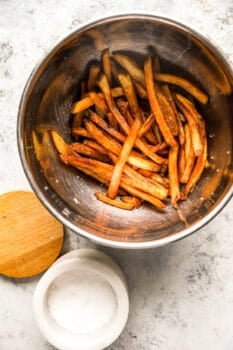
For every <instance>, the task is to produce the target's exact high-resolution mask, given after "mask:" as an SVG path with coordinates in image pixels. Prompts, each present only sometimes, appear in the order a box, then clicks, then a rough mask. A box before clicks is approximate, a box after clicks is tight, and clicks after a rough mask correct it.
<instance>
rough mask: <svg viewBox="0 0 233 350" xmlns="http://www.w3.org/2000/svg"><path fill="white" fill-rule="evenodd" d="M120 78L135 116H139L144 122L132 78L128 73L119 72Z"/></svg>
mask: <svg viewBox="0 0 233 350" xmlns="http://www.w3.org/2000/svg"><path fill="white" fill-rule="evenodd" d="M118 80H119V82H120V84H121V86H122V89H123V91H124V94H125V96H126V98H127V100H128V102H129V108H130V110H131V113H132V115H133V116H134V118H138V119H139V120H140V121H141V122H142V116H141V111H140V108H139V106H138V101H137V97H136V94H135V91H134V85H133V82H132V79H131V78H130V76H129V75H128V74H122V73H120V74H118Z"/></svg>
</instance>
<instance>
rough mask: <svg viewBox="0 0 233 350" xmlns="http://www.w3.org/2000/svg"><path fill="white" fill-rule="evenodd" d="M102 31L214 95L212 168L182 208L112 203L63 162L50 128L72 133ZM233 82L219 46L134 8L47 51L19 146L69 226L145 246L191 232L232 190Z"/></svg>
mask: <svg viewBox="0 0 233 350" xmlns="http://www.w3.org/2000/svg"><path fill="white" fill-rule="evenodd" d="M96 30H97V31H100V32H101V33H102V34H103V35H104V38H105V41H106V45H107V46H108V47H109V49H110V51H111V52H113V51H118V50H119V51H126V52H133V53H134V54H135V53H136V54H137V59H138V60H139V61H140V60H143V58H144V57H145V55H147V54H148V52H151V51H154V52H157V53H158V55H159V57H160V58H161V61H162V69H163V71H166V72H171V73H175V74H178V75H182V76H184V77H188V78H189V79H190V80H191V81H193V82H194V83H196V84H197V85H198V86H200V87H201V88H202V89H203V90H204V91H206V93H207V94H208V95H209V103H208V105H207V106H206V107H204V108H203V107H202V106H199V108H200V110H201V113H202V114H203V116H204V118H205V120H206V123H207V132H208V149H209V163H210V167H209V168H208V169H206V170H205V172H204V174H203V176H202V178H201V180H200V181H199V183H198V185H197V187H196V189H195V191H193V193H191V194H190V196H189V197H188V200H187V201H185V202H182V203H181V204H180V211H177V210H174V209H173V208H172V207H168V209H167V210H166V212H165V213H163V214H161V213H159V212H157V211H156V210H155V209H154V208H152V207H151V206H149V205H147V204H144V205H143V206H142V207H141V208H140V209H138V210H134V211H132V212H128V211H123V210H120V209H116V208H113V207H109V206H107V205H105V204H103V203H101V202H99V201H97V200H96V198H95V196H94V191H95V190H96V189H99V188H100V185H99V184H97V183H96V182H95V181H93V180H92V179H89V178H87V177H85V176H84V175H83V174H81V173H79V172H78V171H75V170H73V169H71V168H68V167H66V166H64V165H63V164H61V163H60V161H59V159H58V157H57V155H56V152H55V150H54V147H53V144H52V142H51V139H50V136H49V133H48V130H50V129H51V128H52V129H54V128H55V129H56V130H58V131H59V132H60V133H62V135H63V136H64V138H65V139H66V140H69V139H70V135H69V133H68V125H69V111H70V107H71V104H72V102H73V101H74V100H75V97H76V95H77V92H78V89H79V85H80V80H81V78H83V77H84V74H85V71H86V68H87V66H88V65H89V64H90V62H91V61H93V60H96V59H97V60H99V59H100V57H101V50H102V49H103V45H102V43H101V41H99V40H98V39H96V35H95V33H96ZM232 82H233V74H232V71H231V69H230V67H229V65H228V64H227V62H226V60H225V59H224V57H223V55H222V54H221V53H220V52H219V51H218V49H216V48H215V47H214V46H213V45H212V44H210V42H209V41H208V40H206V39H205V38H203V37H202V36H201V35H200V34H198V33H197V32H195V31H193V30H192V29H190V28H187V27H186V26H183V25H181V24H179V23H177V22H174V21H172V20H169V19H166V18H161V17H156V16H151V15H142V14H141V15H139V14H129V15H119V16H113V17H108V18H104V19H101V20H98V21H96V22H93V23H91V24H87V25H85V26H82V27H81V28H79V29H78V30H76V31H75V32H74V33H72V34H71V35H69V36H67V37H66V38H65V39H63V40H62V41H61V42H60V43H59V44H58V45H57V46H56V47H55V48H54V49H53V50H52V51H51V52H50V53H49V54H48V55H47V56H46V57H45V58H44V60H43V61H42V62H41V63H40V65H39V66H38V67H36V69H35V70H34V71H33V73H32V75H31V76H30V78H29V80H28V83H27V85H26V87H25V90H24V92H23V96H22V100H21V105H20V109H19V116H18V146H19V151H20V156H21V160H22V164H23V167H24V169H25V172H26V175H27V177H28V179H29V181H30V183H31V186H32V188H33V189H34V191H35V193H36V194H37V196H38V197H39V199H40V200H41V202H42V203H43V204H44V205H45V207H47V209H48V210H49V211H50V212H51V213H52V214H53V215H54V216H55V217H56V218H57V219H58V220H60V221H61V222H62V223H63V224H64V225H65V226H67V227H69V228H70V229H71V230H73V231H74V232H76V233H77V234H80V235H82V236H85V237H87V238H89V239H91V240H93V241H95V242H97V243H99V244H104V245H109V246H114V247H120V248H140V249H141V248H147V247H157V246H160V245H164V244H167V243H170V242H173V241H176V240H178V239H181V238H184V237H186V236H187V235H189V234H191V233H193V232H194V231H197V230H198V229H200V228H201V227H202V226H203V225H204V224H206V223H207V222H208V221H209V220H211V219H212V218H213V217H214V216H215V215H216V214H217V213H218V212H219V211H220V210H221V209H222V208H223V207H224V205H225V204H226V203H227V201H228V200H229V199H230V198H231V196H232V194H233V186H232V183H233V163H232V154H233V142H232V141H233V112H232V111H233V98H232ZM180 213H181V214H182V216H183V217H184V218H185V220H183V221H182V220H181V218H180V216H181V215H180ZM184 221H185V222H184Z"/></svg>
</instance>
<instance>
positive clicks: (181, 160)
mask: <svg viewBox="0 0 233 350" xmlns="http://www.w3.org/2000/svg"><path fill="white" fill-rule="evenodd" d="M184 169H185V150H184V146H181V147H180V148H179V155H178V173H179V181H180V179H181V177H182V175H183V173H184ZM180 182H181V181H180Z"/></svg>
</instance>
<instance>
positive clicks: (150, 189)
mask: <svg viewBox="0 0 233 350" xmlns="http://www.w3.org/2000/svg"><path fill="white" fill-rule="evenodd" d="M109 156H110V157H111V158H112V159H113V162H114V163H116V162H117V158H116V156H115V155H113V154H111V153H110V154H109ZM140 170H145V169H140ZM123 173H124V174H126V175H127V176H128V178H129V179H128V184H129V185H130V186H131V185H132V186H133V187H135V188H138V189H140V190H142V191H144V192H146V193H149V194H151V195H152V196H155V197H157V198H159V199H162V200H164V199H166V198H167V196H168V191H167V189H166V188H165V187H164V186H163V185H161V184H159V183H157V182H156V183H155V182H154V181H150V179H148V178H145V177H144V176H143V175H142V174H140V172H139V171H136V170H134V169H133V168H132V167H131V166H129V165H128V164H125V166H124V168H123ZM152 173H153V172H152Z"/></svg>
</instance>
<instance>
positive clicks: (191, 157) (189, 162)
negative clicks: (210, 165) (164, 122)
mask: <svg viewBox="0 0 233 350" xmlns="http://www.w3.org/2000/svg"><path fill="white" fill-rule="evenodd" d="M184 131H185V145H184V147H185V149H184V152H185V167H184V171H183V173H182V174H181V177H180V182H181V183H187V182H188V179H189V177H190V174H191V172H192V169H193V166H194V163H195V154H194V151H193V146H192V140H191V130H190V129H189V125H188V124H185V126H184Z"/></svg>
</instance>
